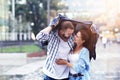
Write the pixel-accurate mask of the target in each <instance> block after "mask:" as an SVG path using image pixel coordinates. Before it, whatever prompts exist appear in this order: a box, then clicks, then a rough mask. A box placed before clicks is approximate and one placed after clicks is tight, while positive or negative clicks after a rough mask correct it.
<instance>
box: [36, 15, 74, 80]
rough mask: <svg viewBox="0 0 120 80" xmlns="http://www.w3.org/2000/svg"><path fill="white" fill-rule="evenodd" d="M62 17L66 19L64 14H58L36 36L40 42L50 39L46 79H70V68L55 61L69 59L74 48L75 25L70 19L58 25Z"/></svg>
mask: <svg viewBox="0 0 120 80" xmlns="http://www.w3.org/2000/svg"><path fill="white" fill-rule="evenodd" d="M61 18H62V19H65V17H64V16H61V15H59V16H57V17H56V18H54V19H53V21H52V22H51V23H50V25H49V26H48V27H46V28H45V29H43V30H41V31H40V32H39V33H38V34H37V36H36V39H37V40H39V42H40V43H42V42H45V41H48V45H47V58H46V63H45V65H44V66H43V72H44V74H45V76H44V80H68V75H69V68H68V67H67V66H65V65H57V64H56V62H55V61H56V59H66V60H67V56H68V53H69V52H70V50H72V49H73V45H74V43H73V36H74V34H73V32H74V26H73V24H72V23H71V22H70V21H62V22H61V23H60V24H59V25H57V26H56V24H58V22H59V20H60V19H61ZM56 27H57V29H55V28H56Z"/></svg>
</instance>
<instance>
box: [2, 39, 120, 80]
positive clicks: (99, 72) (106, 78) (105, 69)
mask: <svg viewBox="0 0 120 80" xmlns="http://www.w3.org/2000/svg"><path fill="white" fill-rule="evenodd" d="M119 47H120V44H117V43H111V44H107V46H106V48H104V47H103V45H102V44H101V42H100V41H99V42H98V43H97V49H96V51H97V58H96V60H91V70H90V75H91V80H120V62H119V61H120V49H119ZM40 60H41V62H44V60H45V58H43V59H38V60H37V61H35V62H33V63H32V64H26V65H24V66H22V67H21V68H20V67H19V68H17V69H16V70H18V69H22V71H23V72H24V69H26V67H31V68H28V69H32V68H35V66H33V65H37V66H38V69H36V70H37V71H34V72H32V73H30V74H28V75H21V76H14V75H12V77H10V76H9V78H5V75H4V78H5V80H6V79H7V80H33V79H34V80H42V79H41V77H40V76H42V72H41V68H40V67H39V65H43V63H40V64H39V62H40ZM36 68H37V67H36ZM28 69H27V70H25V71H29V70H28ZM11 71H15V69H14V70H8V71H6V72H9V74H10V72H11ZM18 71H20V70H18ZM15 73H17V72H15ZM15 73H13V72H11V74H15ZM18 73H21V72H18ZM25 73H27V72H25ZM25 73H22V74H25ZM6 77H7V76H6ZM0 80H1V79H0ZM2 80H3V79H2Z"/></svg>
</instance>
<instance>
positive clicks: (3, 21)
mask: <svg viewBox="0 0 120 80" xmlns="http://www.w3.org/2000/svg"><path fill="white" fill-rule="evenodd" d="M8 18H9V7H8V0H0V35H1V36H0V40H4V39H5V35H6V34H5V33H6V32H8V29H9V28H8Z"/></svg>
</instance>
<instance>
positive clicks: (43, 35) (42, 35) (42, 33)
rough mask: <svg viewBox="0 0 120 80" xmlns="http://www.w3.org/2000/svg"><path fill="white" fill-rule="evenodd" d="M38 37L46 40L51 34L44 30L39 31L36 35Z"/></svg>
mask: <svg viewBox="0 0 120 80" xmlns="http://www.w3.org/2000/svg"><path fill="white" fill-rule="evenodd" d="M36 39H37V40H39V41H40V42H41V41H46V40H48V39H49V34H46V33H44V32H39V33H38V34H37V36H36Z"/></svg>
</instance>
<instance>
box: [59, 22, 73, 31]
mask: <svg viewBox="0 0 120 80" xmlns="http://www.w3.org/2000/svg"><path fill="white" fill-rule="evenodd" d="M68 28H69V29H74V25H73V24H72V22H70V21H62V22H61V24H60V27H59V30H66V29H68Z"/></svg>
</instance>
